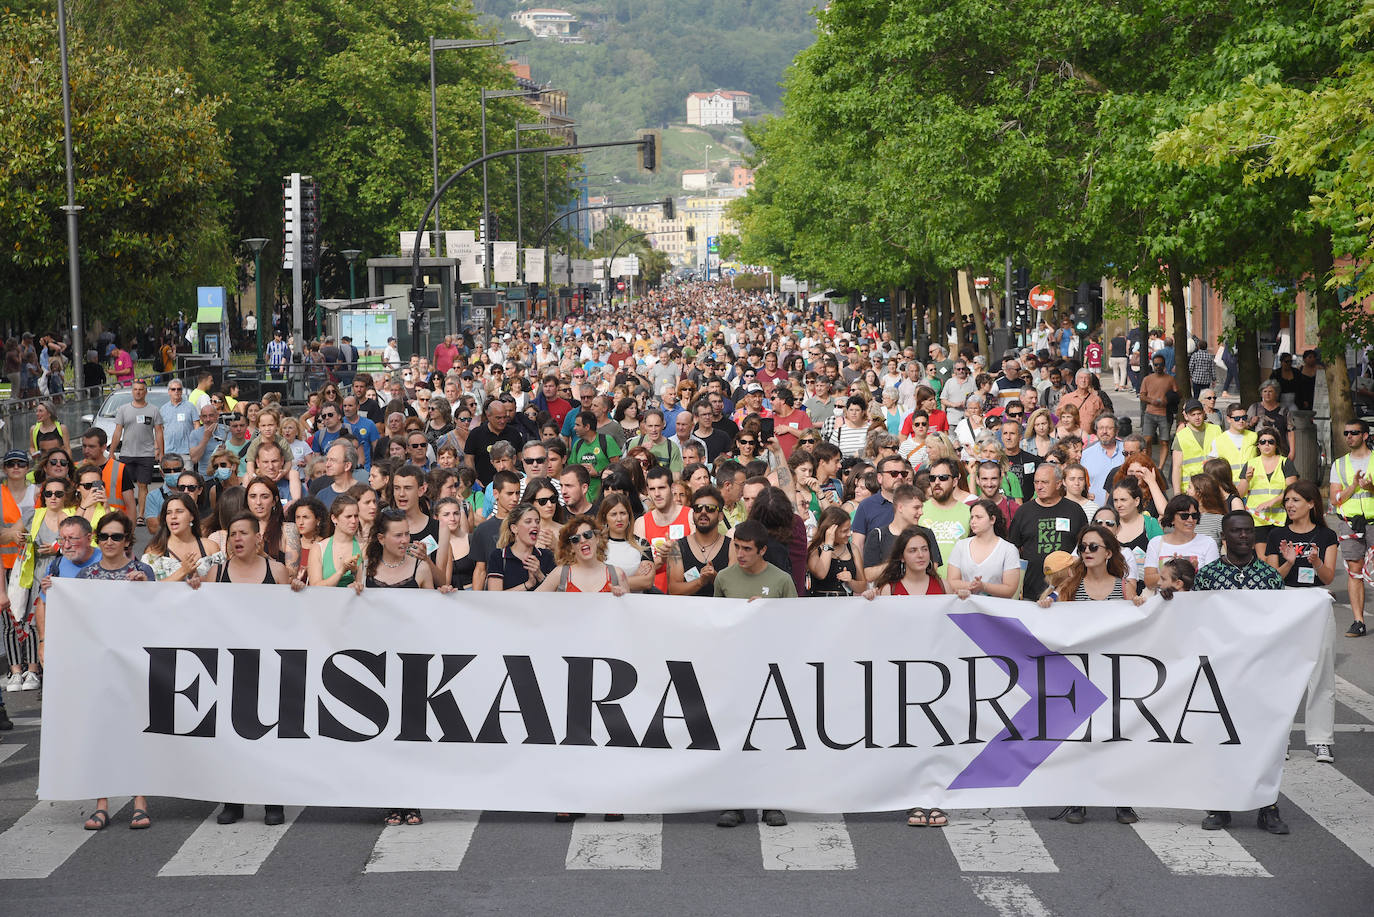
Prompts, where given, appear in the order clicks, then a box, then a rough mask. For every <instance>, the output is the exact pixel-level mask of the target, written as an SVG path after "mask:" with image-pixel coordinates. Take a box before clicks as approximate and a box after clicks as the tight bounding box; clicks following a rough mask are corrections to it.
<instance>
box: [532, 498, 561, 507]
mask: <svg viewBox="0 0 1374 917" xmlns="http://www.w3.org/2000/svg"><path fill="white" fill-rule="evenodd" d="M534 502H535V503H537V504H539V505H540V506H548V505H549V504H550V503H557V502H558V498H557V497H535V498H534Z"/></svg>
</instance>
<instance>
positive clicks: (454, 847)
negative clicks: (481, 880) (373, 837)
mask: <svg viewBox="0 0 1374 917" xmlns="http://www.w3.org/2000/svg"><path fill="white" fill-rule="evenodd" d="M481 814H482V813H481V812H477V811H470V810H455V811H450V812H441V811H427V812H425V823H424V824H423V825H397V826H395V827H387V828H383V829H382V833H381V836H379V837H378V838H377V843H376V844H374V845H373V847H372V855H371V856H370V857H368V860H367V865H366V866H365V867H363V872H452V871H453V870H456V869H457V868H458V867H459V866H461V865H462V864H463V857H465V856H467V852H468V846H469V845H470V844H471V843H472V835H473V832H474V831H476V830H477V820H478V818H480V817H481Z"/></svg>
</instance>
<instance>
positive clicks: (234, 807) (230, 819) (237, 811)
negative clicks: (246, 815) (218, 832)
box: [215, 802, 243, 825]
mask: <svg viewBox="0 0 1374 917" xmlns="http://www.w3.org/2000/svg"><path fill="white" fill-rule="evenodd" d="M241 818H243V803H241V802H226V803H225V804H224V808H223V809H220V811H219V814H218V815H216V816H215V822H216V823H217V824H221V825H232V824H234V823H235V822H237V821H238V820H239V819H241Z"/></svg>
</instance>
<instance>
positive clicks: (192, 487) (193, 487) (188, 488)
mask: <svg viewBox="0 0 1374 917" xmlns="http://www.w3.org/2000/svg"><path fill="white" fill-rule="evenodd" d="M175 489H176V490H179V491H181V492H182V493H184V494H192V493H195V492H196V491H198V490H200V485H199V484H178V485H176V488H175Z"/></svg>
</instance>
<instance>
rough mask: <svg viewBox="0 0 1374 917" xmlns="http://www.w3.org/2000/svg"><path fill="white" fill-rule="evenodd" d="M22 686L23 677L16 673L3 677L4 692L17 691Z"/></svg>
mask: <svg viewBox="0 0 1374 917" xmlns="http://www.w3.org/2000/svg"><path fill="white" fill-rule="evenodd" d="M23 684H24V676H23V675H20V674H19V673H18V672H11V673H10V674H9V675H7V676H5V681H4V685H5V690H6V691H18V690H19V688H20V686H21V685H23Z"/></svg>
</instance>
